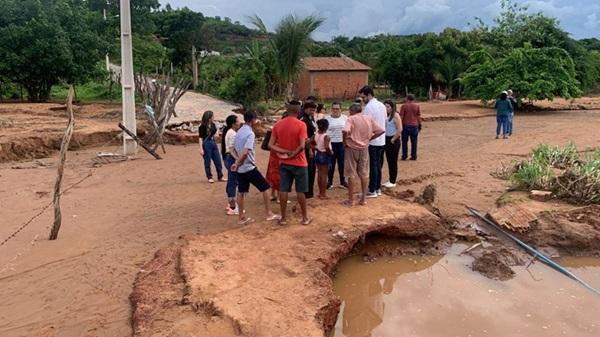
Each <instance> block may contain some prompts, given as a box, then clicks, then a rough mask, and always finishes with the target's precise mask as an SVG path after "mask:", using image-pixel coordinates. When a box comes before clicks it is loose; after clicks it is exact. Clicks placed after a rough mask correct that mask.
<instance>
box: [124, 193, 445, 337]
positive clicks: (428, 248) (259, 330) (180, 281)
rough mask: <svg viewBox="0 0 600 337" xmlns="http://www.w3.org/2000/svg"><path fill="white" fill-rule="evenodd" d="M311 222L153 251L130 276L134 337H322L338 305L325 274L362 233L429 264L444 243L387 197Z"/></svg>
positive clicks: (322, 210)
mask: <svg viewBox="0 0 600 337" xmlns="http://www.w3.org/2000/svg"><path fill="white" fill-rule="evenodd" d="M334 214H335V216H333V215H334ZM312 215H313V216H314V217H315V219H318V220H317V221H315V222H313V223H312V224H311V225H309V226H301V225H299V224H298V223H292V224H291V225H288V226H285V227H279V226H278V225H275V224H268V223H256V224H252V225H250V226H247V227H244V228H240V229H236V230H232V231H228V232H223V233H220V234H216V235H211V236H204V235H199V236H188V237H186V238H185V239H182V240H179V242H177V243H175V244H174V245H171V246H169V247H167V248H165V249H162V250H161V251H159V252H158V253H157V255H156V257H155V259H154V260H153V261H151V262H150V263H148V264H147V265H146V266H144V267H143V268H142V269H143V271H142V272H140V273H139V274H138V275H137V277H136V282H135V284H134V291H133V294H132V295H131V301H132V304H133V308H134V309H133V318H132V320H133V327H134V335H135V336H140V337H141V336H184V335H186V333H188V332H190V327H191V326H194V327H196V330H195V331H196V332H195V333H194V335H195V336H221V335H223V336H225V335H228V333H229V335H232V334H231V332H233V333H234V335H239V336H298V337H300V336H302V337H308V336H315V337H316V336H319V337H322V336H323V335H324V332H325V333H327V332H328V331H330V330H331V328H332V327H333V326H334V324H335V322H336V319H337V313H338V309H339V305H340V300H339V299H338V297H337V296H336V295H335V294H334V293H333V281H332V279H331V274H332V272H333V269H334V267H335V266H336V265H337V264H338V262H339V261H340V260H341V259H342V258H344V257H345V256H347V255H348V254H349V253H350V252H351V251H352V249H353V247H354V246H355V244H356V243H357V242H358V241H360V240H361V238H363V237H364V236H365V235H366V234H367V233H377V234H379V235H385V236H386V237H388V238H394V239H395V240H398V241H399V242H404V243H405V244H407V243H409V242H410V243H411V244H410V246H412V248H413V250H417V251H419V252H421V253H427V254H436V255H439V254H442V253H444V252H445V251H446V249H447V248H449V246H450V244H451V243H452V242H453V237H452V235H451V233H450V232H449V230H448V229H447V228H446V227H445V226H444V225H442V224H441V222H440V221H439V219H438V218H437V217H435V216H434V215H432V214H431V213H429V212H428V211H427V210H425V209H424V208H422V207H420V206H417V205H415V204H410V203H406V202H402V201H397V200H393V199H391V198H386V197H382V198H380V199H378V200H377V202H371V203H370V204H369V205H368V207H356V208H354V209H351V210H350V209H348V208H345V207H344V206H341V205H336V204H334V206H330V207H324V206H319V207H317V208H314V209H312ZM338 231H342V232H343V235H341V237H336V236H334V234H335V233H338ZM225 247H227V249H224V248H225ZM257 308H260V310H257ZM198 327H201V328H199V329H198Z"/></svg>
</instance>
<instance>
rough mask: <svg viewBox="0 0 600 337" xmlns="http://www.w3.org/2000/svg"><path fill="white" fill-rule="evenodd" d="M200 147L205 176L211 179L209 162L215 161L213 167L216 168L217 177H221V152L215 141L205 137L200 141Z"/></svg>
mask: <svg viewBox="0 0 600 337" xmlns="http://www.w3.org/2000/svg"><path fill="white" fill-rule="evenodd" d="M202 149H203V150H204V171H206V178H208V179H212V177H213V176H212V172H211V170H210V162H211V161H213V162H215V168H216V169H217V177H218V178H219V179H221V178H223V166H222V164H221V154H220V153H219V148H218V147H217V143H215V141H214V140H212V139H206V140H204V141H203V142H202Z"/></svg>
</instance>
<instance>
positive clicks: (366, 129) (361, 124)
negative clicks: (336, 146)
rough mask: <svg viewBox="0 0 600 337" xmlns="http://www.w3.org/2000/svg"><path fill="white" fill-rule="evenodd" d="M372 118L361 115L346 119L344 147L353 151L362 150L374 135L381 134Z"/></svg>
mask: <svg viewBox="0 0 600 337" xmlns="http://www.w3.org/2000/svg"><path fill="white" fill-rule="evenodd" d="M383 131H384V129H383V128H382V127H380V126H379V125H378V124H377V123H376V122H375V121H374V120H373V118H371V117H369V116H366V115H365V114H363V113H358V114H354V115H352V116H350V117H348V121H347V122H346V126H345V127H344V132H346V134H347V137H346V146H348V147H349V148H352V149H355V150H363V149H366V148H368V147H369V141H370V140H371V137H373V135H374V134H376V133H380V132H383Z"/></svg>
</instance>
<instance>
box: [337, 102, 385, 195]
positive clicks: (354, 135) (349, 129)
mask: <svg viewBox="0 0 600 337" xmlns="http://www.w3.org/2000/svg"><path fill="white" fill-rule="evenodd" d="M384 133H385V130H384V129H383V128H382V127H380V126H379V125H378V124H377V123H376V122H375V121H374V120H373V119H372V118H371V117H369V116H366V115H364V114H362V107H361V106H360V104H358V103H354V104H352V106H350V117H348V121H347V122H346V126H345V127H344V130H343V135H344V145H345V146H346V153H345V158H344V175H345V176H346V177H347V178H348V179H349V184H348V200H346V201H344V204H345V205H347V206H353V205H354V182H355V181H356V177H357V176H358V178H359V179H360V185H361V189H362V195H361V197H360V204H361V205H365V204H366V202H365V196H366V194H367V184H368V182H369V181H368V179H369V169H368V168H369V142H370V141H372V140H373V139H376V138H377V137H379V136H381V135H382V134H384Z"/></svg>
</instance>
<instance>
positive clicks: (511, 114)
mask: <svg viewBox="0 0 600 337" xmlns="http://www.w3.org/2000/svg"><path fill="white" fill-rule="evenodd" d="M514 117H515V113H514V112H511V113H510V115H508V127H507V129H508V134H509V135H512V133H513V118H514Z"/></svg>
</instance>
